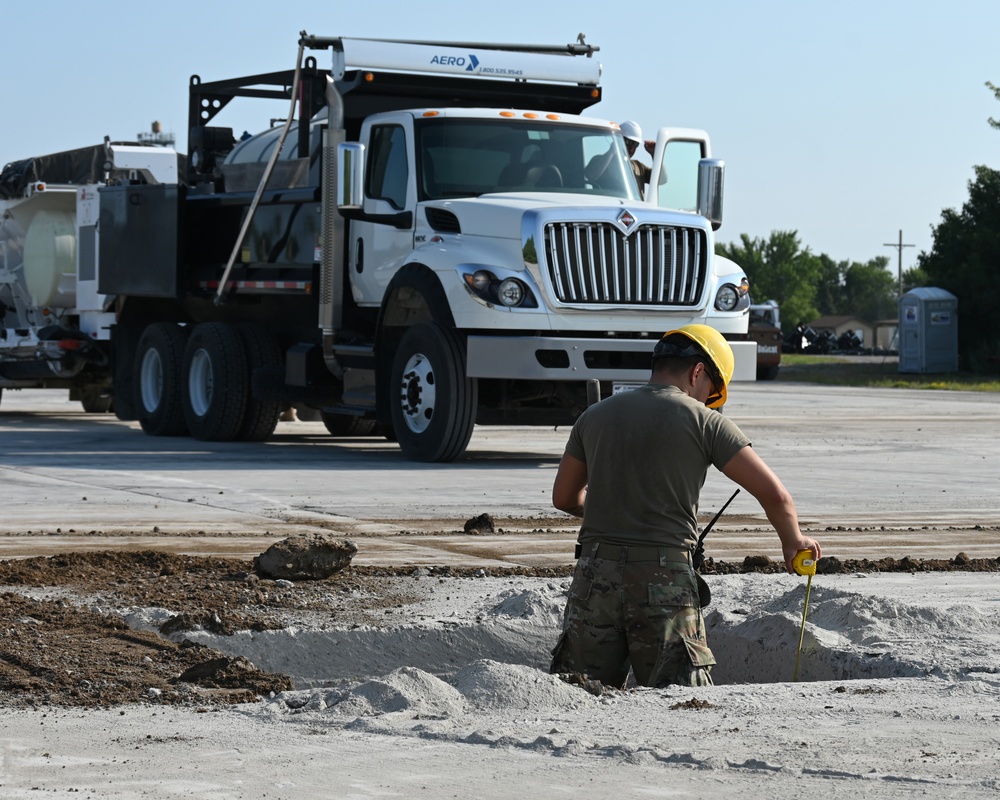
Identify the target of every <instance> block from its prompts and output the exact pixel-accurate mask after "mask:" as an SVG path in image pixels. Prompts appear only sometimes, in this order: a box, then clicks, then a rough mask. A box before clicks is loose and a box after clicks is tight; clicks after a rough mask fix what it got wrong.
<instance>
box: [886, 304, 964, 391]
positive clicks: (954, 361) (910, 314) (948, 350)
mask: <svg viewBox="0 0 1000 800" xmlns="http://www.w3.org/2000/svg"><path fill="white" fill-rule="evenodd" d="M899 371H900V372H957V371H958V298H957V297H955V295H953V294H952V293H951V292H948V291H945V290H944V289H938V288H936V287H933V286H919V287H917V288H916V289H911V290H910V291H908V292H907V293H906V294H904V295H903V296H902V297H900V298H899Z"/></svg>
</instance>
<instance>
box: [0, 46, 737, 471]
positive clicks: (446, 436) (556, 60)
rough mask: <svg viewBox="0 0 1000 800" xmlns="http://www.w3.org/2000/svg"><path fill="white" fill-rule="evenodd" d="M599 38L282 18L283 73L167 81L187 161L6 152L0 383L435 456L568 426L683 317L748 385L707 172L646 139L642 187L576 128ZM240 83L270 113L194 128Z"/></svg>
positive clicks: (174, 426) (196, 428) (135, 149)
mask: <svg viewBox="0 0 1000 800" xmlns="http://www.w3.org/2000/svg"><path fill="white" fill-rule="evenodd" d="M597 50H598V48H597V47H595V46H593V45H590V44H586V43H585V42H584V41H583V39H582V37H580V40H579V41H577V42H576V43H574V44H568V45H558V46H537V45H535V46H527V45H490V44H480V43H456V42H453V43H434V42H401V41H395V40H394V41H386V40H370V39H351V38H328V37H317V36H311V35H308V34H305V33H303V34H302V36H301V39H300V42H299V53H298V59H297V62H296V66H295V69H294V70H288V71H283V72H277V73H268V74H261V75H252V76H248V77H244V78H237V79H231V80H217V81H211V82H209V81H203V80H202V79H201V78H200V77H199V76H197V75H195V76H192V78H191V81H190V87H189V91H190V102H189V109H190V113H189V119H190V124H189V132H188V154H187V157H186V158H184V157H178V155H177V154H176V153H175V152H174V151H173V150H172V149H170V148H165V147H142V146H138V145H131V144H116V143H113V142H110V141H106V142H105V143H103V144H101V145H98V146H95V147H91V148H84V149H82V150H75V151H68V152H66V153H57V154H53V155H50V156H45V157H41V158H34V159H27V160H24V161H20V162H14V163H12V164H10V165H8V166H7V167H6V168H5V170H4V172H3V174H2V175H0V216H2V219H0V304H2V305H0V314H2V315H3V316H2V328H0V388H2V387H19V386H68V387H70V388H71V390H72V391H73V392H75V393H76V396H78V397H79V398H80V399H81V400H82V401H83V402H84V406H85V407H86V408H89V409H90V410H95V411H99V410H104V409H107V408H109V407H113V409H114V411H115V413H116V414H117V415H118V416H119V417H121V418H122V419H135V420H138V422H139V423H140V425H141V427H142V429H143V430H144V431H145V432H146V433H148V434H151V435H156V436H164V435H191V436H194V437H195V438H198V439H203V440H250V441H260V440H263V439H266V438H267V437H268V436H269V435H270V434H271V433H272V431H273V430H274V428H275V425H276V422H277V420H278V418H279V415H280V413H281V412H282V410H283V409H286V408H288V407H290V406H298V407H300V408H303V407H308V408H311V409H315V410H316V411H317V412H318V413H319V414H320V415H321V417H322V419H323V421H324V422H325V423H326V427H327V429H328V430H329V431H330V433H331V434H333V435H365V434H372V435H379V436H386V437H388V438H391V439H395V440H396V441H398V442H399V445H400V447H401V449H402V451H403V453H404V454H405V455H406V456H407V457H409V458H411V459H414V460H420V461H450V460H453V459H455V458H457V457H459V456H460V455H461V454H462V453H463V452H464V451H465V449H466V446H467V444H468V442H469V438H470V436H471V434H472V431H473V426H474V425H475V424H476V423H477V422H479V423H489V424H504V423H515V424H546V425H554V424H569V423H571V422H572V421H573V419H574V418H575V417H576V416H577V415H578V414H579V413H580V412H581V411H582V410H583V409H584V408H585V407H586V406H587V405H588V403H589V402H593V400H594V399H595V398H596V397H599V396H606V395H607V394H609V393H611V392H612V391H614V388H615V384H630V383H636V382H643V381H644V380H645V378H646V377H647V375H648V370H649V365H650V353H651V351H652V347H653V343H654V342H655V341H656V340H657V339H658V338H659V337H660V336H661V335H662V334H663V332H664V331H666V330H669V329H671V328H674V327H677V326H680V325H684V324H686V323H690V322H701V323H706V324H708V325H712V326H713V327H715V328H717V329H718V330H719V331H721V332H722V333H723V334H724V335H725V336H726V337H727V338H728V339H730V340H731V343H732V344H733V348H734V352H735V354H736V373H735V376H734V377H735V379H737V380H739V379H746V380H752V379H753V378H754V374H755V371H756V343H755V342H753V341H750V340H749V339H748V338H747V324H748V307H749V296H748V284H747V279H746V276H745V274H744V272H743V270H742V269H741V268H740V267H739V266H737V265H736V264H734V263H732V262H731V261H728V260H726V259H725V258H722V257H720V256H717V255H716V254H715V248H714V232H715V230H716V229H717V228H718V226H719V224H720V223H721V208H722V187H723V165H722V163H721V162H720V161H718V160H716V159H713V158H712V153H711V149H710V142H709V137H708V135H707V134H706V133H705V132H703V131H699V130H693V129H687V128H662V129H660V130H659V132H658V134H657V139H656V150H655V154H654V155H653V164H652V173H651V176H652V177H651V179H650V185H649V187H648V188H647V189H646V190H645V196H643V194H642V193H641V187H639V186H638V185H637V182H636V179H635V175H634V173H633V170H632V168H631V166H630V164H629V161H628V156H627V153H626V149H625V147H624V142H623V138H622V136H621V132H620V131H619V129H618V126H617V125H616V124H615V123H613V122H609V121H607V120H602V119H598V118H595V117H590V116H582V113H583V112H584V111H585V110H587V109H588V108H590V107H591V106H593V105H594V104H596V103H598V102H599V101H600V99H601V89H600V85H599V83H600V74H601V65H600V63H599V62H598V60H597V58H596V57H595V56H596V52H597ZM312 51H317V52H324V53H326V54H327V56H326V57H327V58H329V61H328V63H327V64H326V65H325V66H321V65H320V64H319V63H318V61H317V57H316V56H314V55H312V54H311V53H312ZM247 98H264V99H271V100H275V101H283V102H284V103H288V104H289V106H290V108H289V113H288V115H287V118H285V119H283V120H281V119H279V120H278V122H277V123H276V124H273V126H271V127H268V129H267V130H265V131H264V132H262V133H259V134H256V135H251V134H249V133H247V134H243V135H242V136H241V137H240V138H239V140H237V138H236V137H235V136H234V133H233V129H232V128H227V127H219V126H217V125H215V124H214V123H215V122H216V119H215V118H216V116H217V115H219V114H220V113H221V112H223V111H224V110H226V109H227V107H229V105H230V103H231V102H232V101H234V100H237V99H239V100H244V99H247ZM262 116H263V115H262Z"/></svg>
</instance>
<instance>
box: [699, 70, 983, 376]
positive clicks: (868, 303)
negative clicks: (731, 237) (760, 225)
mask: <svg viewBox="0 0 1000 800" xmlns="http://www.w3.org/2000/svg"><path fill="white" fill-rule="evenodd" d="M986 86H987V88H989V89H990V91H992V92H993V94H994V96H995V97H996V99H997V100H1000V87H998V86H994V85H993V84H992V83H990V82H988V81H987V83H986ZM988 122H989V124H990V126H991V127H993V128H997V129H1000V120H996V119H993V118H992V117H991V118H990V119H989V120H988ZM974 175H975V177H974V178H973V180H971V181H969V199H968V200H967V201H966V202H965V204H964V205H963V206H962V208H961V210H956V209H950V208H949V209H945V210H944V211H942V213H941V222H940V223H939V224H938V225H937V226H935V227H934V228H933V245H932V247H931V249H930V252H926V253H925V252H922V253H920V254H919V255H918V256H917V266H916V267H914V268H913V269H909V270H906V271H905V272H904V273H903V276H902V281H903V286H902V290H903V292H907V291H909V290H910V289H912V288H914V287H917V286H936V287H939V288H941V289H945V290H946V291H949V292H951V293H952V294H953V295H955V297H957V298H958V352H959V365H960V367H961V368H962V369H967V370H971V371H973V372H988V373H998V372H1000V302H998V297H997V287H996V285H995V284H994V280H995V279H996V276H997V273H998V271H1000V171H997V170H994V169H992V168H990V167H987V166H981V165H980V166H976V167H974ZM716 250H717V252H718V253H719V254H720V255H722V256H725V257H726V258H730V259H732V260H733V261H735V262H736V263H737V264H739V265H740V266H741V267H743V268H744V269H745V270H746V273H747V278H749V280H750V294H751V296H752V297H753V299H754V300H755V301H764V300H772V299H773V300H777V301H778V304H779V306H780V307H781V320H782V328H783V333H785V334H786V335H787V334H788V333H790V332H791V330H792V329H793V328H795V326H796V325H798V324H799V323H800V322H808V321H810V320H812V319H815V318H816V317H819V316H824V315H827V314H830V315H848V316H855V317H859V318H860V319H864V320H866V321H869V322H874V321H876V320H881V319H896V318H897V317H898V297H899V288H900V287H899V286H897V281H896V277H895V276H894V275H893V274H892V273H891V272H890V271H889V269H888V266H889V259H888V258H887V257H886V256H878V257H876V258H873V259H871V260H869V261H866V262H864V263H860V262H856V261H835V260H834V259H832V258H830V257H829V256H827V255H825V254H819V255H816V254H814V253H811V252H810V251H809V248H808V247H803V246H802V243H801V242H800V241H799V236H798V233H797V232H796V231H773V232H772V233H771V235H770V236H769V237H768V238H767V239H763V238H751V237H750V236H748V235H747V234H742V235H741V236H740V241H739V243H733V244H719V245H717V247H716Z"/></svg>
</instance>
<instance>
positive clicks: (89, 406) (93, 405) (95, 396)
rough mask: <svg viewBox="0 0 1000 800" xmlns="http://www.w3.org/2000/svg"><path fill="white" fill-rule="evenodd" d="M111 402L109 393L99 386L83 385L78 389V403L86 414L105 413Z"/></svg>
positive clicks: (109, 408) (108, 409)
mask: <svg viewBox="0 0 1000 800" xmlns="http://www.w3.org/2000/svg"><path fill="white" fill-rule="evenodd" d="M112 402H113V398H112V397H111V394H110V393H109V392H107V391H105V390H104V389H101V387H99V386H85V387H83V389H81V390H80V405H81V406H83V410H84V411H86V412H87V413H88V414H107V413H108V412H109V411H110V410H111V405H112Z"/></svg>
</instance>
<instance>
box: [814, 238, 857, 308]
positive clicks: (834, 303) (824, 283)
mask: <svg viewBox="0 0 1000 800" xmlns="http://www.w3.org/2000/svg"><path fill="white" fill-rule="evenodd" d="M848 266H849V265H848V263H847V262H846V261H839V262H838V261H834V260H833V259H832V258H830V256H828V255H826V253H821V254H820V255H819V280H818V282H817V284H816V307H817V308H818V309H819V313H820V314H840V313H843V312H841V309H842V308H843V307H844V273H845V272H846V271H847V267H848Z"/></svg>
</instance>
